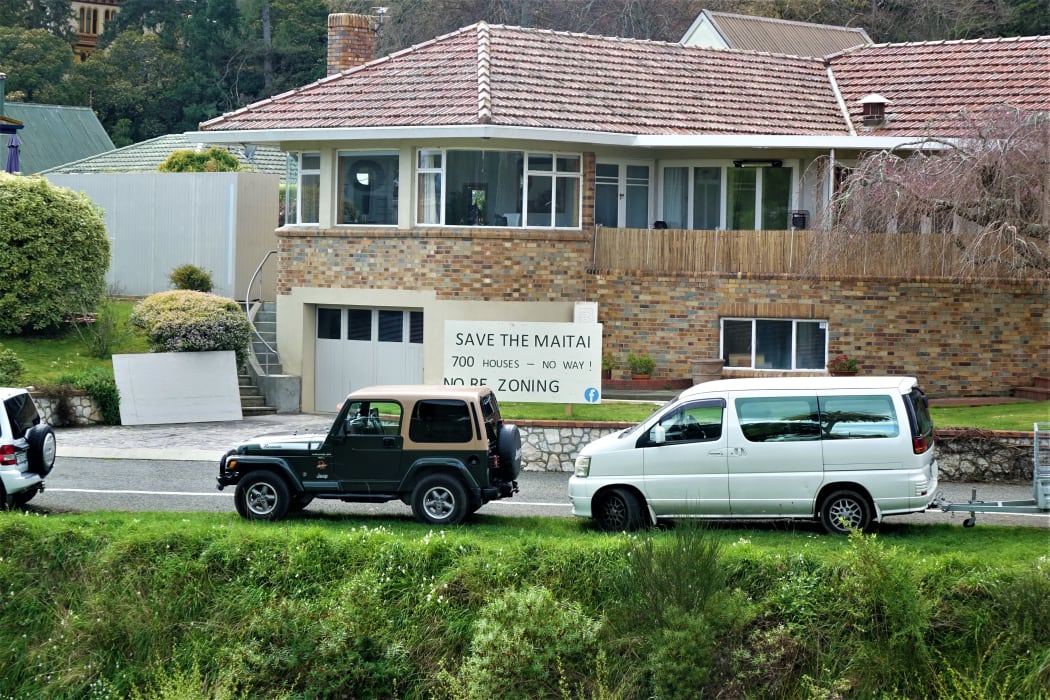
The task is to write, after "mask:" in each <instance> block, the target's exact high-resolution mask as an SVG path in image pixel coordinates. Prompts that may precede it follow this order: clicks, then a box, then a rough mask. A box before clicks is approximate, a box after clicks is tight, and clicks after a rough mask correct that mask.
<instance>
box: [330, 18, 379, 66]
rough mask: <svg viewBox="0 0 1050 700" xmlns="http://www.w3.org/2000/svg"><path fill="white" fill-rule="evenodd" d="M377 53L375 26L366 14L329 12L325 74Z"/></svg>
mask: <svg viewBox="0 0 1050 700" xmlns="http://www.w3.org/2000/svg"><path fill="white" fill-rule="evenodd" d="M375 56H376V26H375V23H374V21H373V19H372V18H371V17H369V16H368V15H351V14H346V13H339V14H332V15H328V75H333V74H335V73H342V72H343V71H345V70H350V69H351V68H355V67H357V66H360V65H362V64H364V63H368V62H369V61H371V60H372V59H373V58H375Z"/></svg>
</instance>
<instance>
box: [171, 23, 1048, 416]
mask: <svg viewBox="0 0 1050 700" xmlns="http://www.w3.org/2000/svg"><path fill="white" fill-rule="evenodd" d="M372 31H374V27H373V25H372V24H371V22H370V20H369V19H368V18H365V17H361V16H356V15H332V16H331V17H330V18H329V34H330V44H329V63H330V68H329V72H330V75H328V76H327V77H326V78H323V79H321V80H319V81H317V82H315V83H312V84H309V85H305V86H303V87H301V88H298V89H296V90H293V91H290V92H287V93H284V94H281V95H276V96H274V97H272V98H270V99H268V100H264V101H262V102H258V103H256V104H252V105H249V106H247V107H245V108H243V109H239V110H237V111H234V112H231V113H228V114H224V115H222V116H221V117H218V118H216V119H212V120H210V121H207V122H204V123H203V124H201V125H200V130H199V131H198V132H193V133H192V134H190V135H189V136H190V137H191V138H193V139H194V140H198V141H203V142H206V143H215V144H243V143H253V144H259V145H264V146H273V147H276V148H279V149H281V150H283V151H286V152H288V153H289V154H291V156H292V159H293V160H294V163H295V169H296V175H295V178H296V181H297V186H296V187H294V188H291V187H290V188H289V189H288V192H289V197H290V199H289V201H288V202H287V203H286V212H287V214H288V218H287V222H286V224H285V225H284V226H283V227H281V228H280V229H278V230H277V231H276V237H277V246H276V247H277V250H278V254H277V256H276V261H277V262H276V264H277V268H278V269H277V280H278V282H277V289H276V290H275V297H276V302H277V308H278V319H279V320H278V345H279V349H280V351H281V356H282V357H281V359H282V364H283V366H284V368H285V370H286V371H290V372H292V373H295V374H299V375H300V376H302V377H303V394H302V401H303V408H304V410H327V409H330V408H331V407H332V406H334V405H335V403H336V402H337V400H339V399H341V398H342V396H343V395H345V393H346V392H347V391H348V390H351V389H355V388H358V387H360V386H364V385H367V384H372V383H377V382H388V381H397V382H404V381H426V382H433V383H440V382H441V381H442V380H443V376H444V372H445V370H446V366H445V364H446V363H447V361H448V360H447V358H448V354H449V353H448V350H447V346H446V342H447V339H446V338H445V336H444V324H445V322H447V321H463V320H476V321H505V322H516V321H544V322H550V321H562V322H570V321H572V320H573V314H574V311H575V310H576V309H577V308H579V307H578V306H577V304H576V302H581V301H582V302H597V307H598V320H599V321H600V322H601V323H603V324H604V326H603V340H604V342H603V344H604V348H605V349H606V351H608V352H611V353H612V354H613V355H614V356H617V357H619V356H621V355H622V356H623V357H625V356H626V355H627V354H628V352H645V353H648V354H650V355H651V356H653V357H654V359H655V360H656V365H657V369H656V371H655V375H656V377H657V380H656V381H662V382H664V384H665V385H669V382H672V380H673V381H677V380H679V379H681V378H683V377H688V376H689V373H690V369H689V367H690V362H691V361H692V360H695V359H698V358H711V357H716V358H721V359H722V360H723V361H724V362H725V364H726V369H725V370H724V373H725V374H726V376H748V375H751V376H753V375H755V374H784V373H806V372H810V373H813V372H816V373H821V372H824V371H826V364H827V362H828V360H829V359H830V358H831V357H834V356H835V355H837V354H841V353H848V354H851V355H855V356H859V357H860V358H861V365H862V367H863V368H864V369H865V371H869V372H879V373H894V374H907V373H911V374H919V375H921V376H923V377H924V378H925V379H926V383H927V385H928V386H930V387H932V389H933V390H934V392H935V393H936V392H938V391H940V392H945V393H948V392H950V393H955V394H959V393H973V394H988V393H997V392H1002V391H1008V390H1009V386H1010V385H1011V384H1014V383H1023V382H1024V381H1025V378H1026V374H1027V373H1030V372H1031V371H1033V368H1032V367H1031V366H1030V363H1027V364H1026V363H1025V362H1024V360H1023V359H1021V358H1022V356H1025V355H1027V356H1028V357H1033V356H1040V355H1038V353H1039V352H1040V351H1042V355H1041V356H1042V357H1044V358H1045V357H1047V351H1048V350H1050V347H1048V346H1047V342H1048V341H1047V338H1048V337H1050V321H1048V319H1047V312H1046V308H1045V307H1046V304H1045V296H1044V292H1043V291H1042V290H1040V289H1038V288H1031V289H1029V288H1028V287H1024V288H1022V289H1013V290H1010V289H1005V288H1004V287H1003V286H1000V287H998V291H996V292H995V294H1002V295H1004V296H1003V298H1001V299H1000V298H998V297H997V298H996V299H995V302H996V304H997V307H998V309H999V311H998V312H997V313H991V314H990V315H986V314H984V313H983V312H978V311H975V310H974V308H975V307H981V308H983V307H984V304H983V303H982V298H983V299H984V301H987V300H988V299H987V296H986V295H985V292H986V291H987V290H982V291H981V293H980V294H978V295H977V296H972V295H973V294H975V293H977V290H975V289H973V286H972V285H970V286H967V285H960V284H959V283H957V282H953V281H951V280H937V281H936V282H933V283H931V282H929V281H927V279H926V278H928V277H931V276H932V277H936V275H935V274H931V275H927V274H925V273H924V274H922V275H919V274H916V273H908V274H907V275H896V274H895V273H893V272H892V271H891V272H889V273H887V272H886V271H885V270H882V271H879V272H877V273H875V272H871V269H869V268H866V267H858V271H843V272H842V274H834V273H833V271H832V273H831V274H828V273H827V271H825V274H822V275H819V276H818V277H819V279H814V278H813V275H808V276H807V275H806V274H803V273H804V272H805V271H804V270H802V268H801V267H800V266H799V262H798V260H797V258H798V257H799V254H798V252H797V248H798V247H799V246H801V241H802V240H803V239H804V238H805V237H806V236H807V235H811V234H813V233H814V232H816V231H819V229H820V228H821V226H822V221H823V218H824V215H825V213H826V211H827V203H828V201H829V198H830V196H831V193H832V191H833V189H834V186H835V182H834V178H833V177H832V176H831V175H829V173H833V172H834V171H835V166H848V165H849V164H851V163H852V162H854V161H855V160H856V158H857V157H858V156H859V155H860V154H863V153H865V152H870V151H878V150H883V149H898V150H900V149H903V150H905V151H907V150H909V149H911V150H914V149H917V148H920V147H929V148H933V147H936V144H935V143H933V142H932V141H928V139H930V138H931V137H934V138H952V137H956V136H959V135H960V134H959V133H957V130H958V126H957V124H958V121H957V120H956V119H955V118H954V117H955V116H956V115H957V114H958V113H959V112H960V111H962V110H969V111H971V112H973V111H978V112H979V111H980V110H985V109H992V108H995V107H998V106H1001V105H1010V106H1012V107H1015V108H1017V109H1021V110H1026V111H1031V112H1050V82H1048V80H1047V76H1048V75H1050V36H1044V37H1027V38H1010V39H993V40H980V41H943V42H929V43H917V44H897V45H893V44H886V45H864V46H858V47H856V48H850V49H848V50H845V51H841V52H838V53H834V54H831V55H828V56H822V57H807V56H798V55H786V54H774V53H766V52H756V51H744V50H726V49H712V48H701V47H695V46H685V45H683V44H677V43H662V42H652V41H639V40H632V39H621V38H612V37H602V36H589V35H581V34H572V33H564V32H554V31H547V30H538V29H526V28H520V27H508V26H497V25H489V24H486V23H478V24H475V25H472V26H469V27H465V28H463V29H461V30H459V31H456V32H454V33H451V34H448V35H445V36H441V37H438V38H435V39H433V40H432V41H428V42H425V43H422V44H419V45H417V46H413V47H411V48H409V49H406V50H403V51H401V52H398V53H395V54H391V55H389V56H386V57H383V58H379V59H375V60H372V58H371V56H370V55H369V50H370V46H371V45H372V43H371V42H370V41H369V39H368V37H369V33H370V32H372ZM817 163H823V164H825V165H827V164H831V166H832V167H824V168H820V169H817V168H815V167H814V165H815V164H817ZM902 240H903V239H902ZM902 245H903V244H902ZM701 249H702V251H701ZM697 251H701V252H699V253H698V252H697ZM703 251H708V252H710V255H709V256H708V257H704V256H705V255H707V253H706V252H703ZM694 254H695V255H696V256H697V260H700V259H701V258H703V260H707V261H708V262H697V261H694V260H693V256H694ZM661 256H662V257H661ZM774 258H775V260H774ZM659 260H663V262H654V261H659ZM712 260H717V261H719V262H717V263H714V264H711V263H710V261H712ZM756 261H759V262H756ZM860 264H861V262H860V261H858V265H860ZM865 264H866V263H865ZM931 284H933V285H934V286H933V287H931V286H930V285H931ZM1022 286H1023V285H1022ZM989 293H990V292H989ZM982 295H984V296H982ZM1039 300H1042V302H1043V305H1042V308H1041V309H1038V310H1037V311H1036V312H1034V313H1033V312H1032V310H1031V309H1032V308H1035V307H1034V306H1033V302H1038V301H1039ZM942 301H944V302H945V304H944V306H943V307H941V306H938V304H939V303H940V302H942ZM988 323H998V324H999V327H1000V330H999V331H997V333H996V338H997V341H996V342H995V343H992V344H991V345H988V346H982V345H980V344H976V345H975V344H974V342H973V338H970V337H968V336H967V334H966V332H965V331H966V329H972V330H974V332H977V330H978V329H981V328H983V327H985V326H986V324H988ZM1033 324H1034V325H1033ZM1033 329H1034V332H1033ZM1014 331H1016V333H1014ZM934 337H937V338H938V339H937V340H936V341H935V342H934V344H933V346H931V345H930V344H929V343H928V342H927V341H929V340H930V339H931V338H934ZM934 346H935V347H934ZM930 353H933V355H934V356H936V357H939V358H945V359H944V360H943V363H941V364H940V365H937V366H931V363H930V362H929V361H928V360H924V359H919V358H926V357H928V355H929V354H930ZM993 354H994V355H995V356H996V357H995V359H993V360H987V357H988V356H989V355H993ZM989 362H991V364H992V369H993V374H994V376H995V377H996V380H995V383H994V384H992V385H989V384H988V383H987V370H988V368H989ZM620 364H621V367H622V366H623V363H622V361H621V363H620ZM495 379H497V378H496V377H491V376H487V375H486V374H485V373H479V374H478V380H479V381H481V380H485V381H487V382H490V383H492V382H494V380H495ZM496 388H497V389H498V387H496Z"/></svg>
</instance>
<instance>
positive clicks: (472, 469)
mask: <svg viewBox="0 0 1050 700" xmlns="http://www.w3.org/2000/svg"><path fill="white" fill-rule="evenodd" d="M520 470H521V436H520V433H519V432H518V427H517V426H516V425H511V424H509V423H504V422H503V418H502V417H501V416H500V412H499V404H498V403H497V402H496V395H495V394H493V393H492V391H491V390H490V389H488V388H487V387H447V386H374V387H369V388H367V389H359V390H358V391H355V392H353V393H351V394H350V395H349V396H347V397H346V400H345V401H343V403H342V404H341V405H340V409H339V414H338V416H337V417H336V419H335V423H333V424H332V427H331V429H330V430H329V431H328V434H327V435H322V434H316V435H263V436H261V437H258V438H254V439H252V440H249V441H248V442H245V443H243V444H241V445H239V446H237V447H235V448H234V449H232V450H230V451H229V452H227V453H226V454H225V455H223V457H222V459H221V460H220V461H219V476H218V483H219V490H222V489H223V488H224V487H226V486H236V490H235V491H234V503H235V504H236V507H237V512H238V513H240V515H241V517H244V518H249V519H253V520H279V519H280V518H282V517H284V516H285V515H286V514H287V513H288V512H289V511H299V510H302V509H303V508H305V507H306V506H307V505H309V503H310V502H311V501H312V500H313V499H315V498H332V499H338V500H341V501H347V502H352V503H382V502H385V501H392V500H394V499H401V501H403V502H404V503H405V504H406V505H411V506H412V513H413V515H415V517H416V519H417V520H419V521H420V522H424V523H431V524H435V525H451V524H455V523H460V522H462V521H463V519H464V518H466V517H467V516H468V515H470V514H471V513H473V512H474V511H476V510H477V509H478V508H480V507H481V506H483V505H485V504H486V503H488V502H489V501H492V500H496V499H499V498H509V497H511V496H512V495H514V494H515V493H516V492H517V491H518V482H517V481H516V480H517V478H518V472H519V471H520Z"/></svg>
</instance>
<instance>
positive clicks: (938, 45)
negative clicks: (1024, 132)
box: [831, 36, 1050, 136]
mask: <svg viewBox="0 0 1050 700" xmlns="http://www.w3.org/2000/svg"><path fill="white" fill-rule="evenodd" d="M831 61H832V66H833V68H834V73H835V79H836V80H837V81H838V85H839V89H840V90H841V91H842V95H843V99H845V101H846V105H847V106H848V107H849V110H850V117H851V118H852V120H853V123H854V125H855V126H856V128H857V130H858V132H861V131H862V129H861V106H860V105H859V104H858V103H857V101H858V100H860V99H861V98H863V97H865V96H867V95H869V94H871V93H878V94H880V95H882V96H883V97H885V98H886V99H887V100H889V104H887V105H886V115H887V119H886V122H885V124H884V125H883V126H881V127H878V128H876V129H875V130H874V131H873V132H871V133H874V134H878V135H880V136H896V135H902V136H907V135H925V134H939V135H953V130H955V129H957V128H958V122H957V121H955V120H953V119H952V116H953V115H955V114H957V113H958V112H959V111H960V110H969V111H971V112H977V113H979V112H981V111H983V110H986V109H990V108H993V107H995V106H997V105H1002V104H1004V103H1008V104H1010V105H1013V106H1015V107H1018V108H1020V109H1022V110H1024V111H1050V36H1041V37H1027V38H1011V39H981V40H973V41H938V42H925V43H915V44H880V45H877V46H870V47H866V48H859V49H854V50H852V51H848V52H846V53H844V54H842V55H839V56H833V57H831Z"/></svg>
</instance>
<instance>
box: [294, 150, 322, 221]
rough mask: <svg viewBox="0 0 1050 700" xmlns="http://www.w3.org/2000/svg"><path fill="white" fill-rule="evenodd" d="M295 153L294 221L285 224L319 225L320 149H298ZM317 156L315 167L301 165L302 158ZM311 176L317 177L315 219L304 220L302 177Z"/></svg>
mask: <svg viewBox="0 0 1050 700" xmlns="http://www.w3.org/2000/svg"><path fill="white" fill-rule="evenodd" d="M295 155H296V165H297V167H298V173H296V177H295V221H287V220H286V221H285V223H287V224H296V225H299V226H320V225H321V152H320V151H300V152H298V153H296V154H295ZM313 156H316V157H317V167H316V168H306V167H304V166H303V159H305V158H307V157H313ZM307 175H309V176H311V177H316V178H317V212H316V220H315V221H305V220H304V219H303V189H304V188H303V177H304V176H307Z"/></svg>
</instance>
